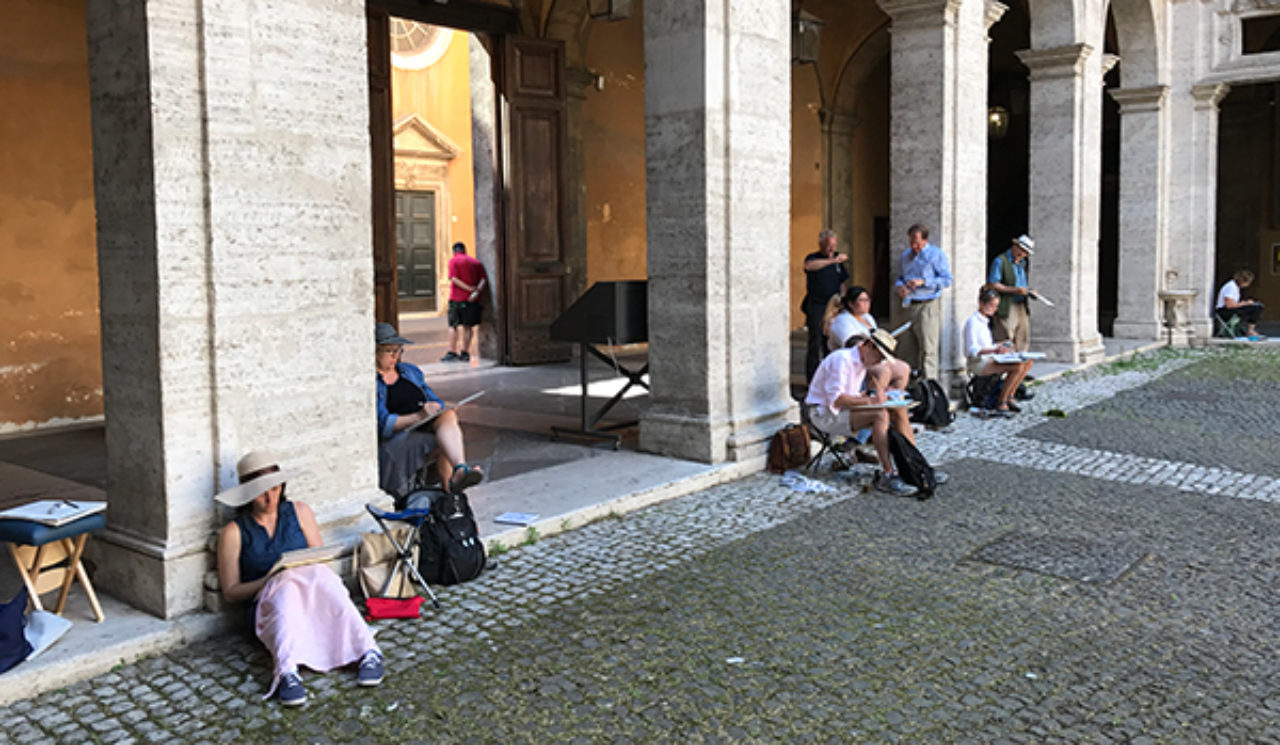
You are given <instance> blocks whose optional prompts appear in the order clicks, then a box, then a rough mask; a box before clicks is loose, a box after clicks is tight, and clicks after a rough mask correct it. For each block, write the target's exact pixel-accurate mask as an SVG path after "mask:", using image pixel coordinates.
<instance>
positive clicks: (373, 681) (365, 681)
mask: <svg viewBox="0 0 1280 745" xmlns="http://www.w3.org/2000/svg"><path fill="white" fill-rule="evenodd" d="M382 677H383V675H382V655H381V654H379V653H378V650H376V649H370V650H369V651H368V652H365V653H364V657H361V658H360V669H359V670H358V671H357V672H356V682H357V683H359V684H360V685H362V686H376V685H378V684H379V683H381V682H382Z"/></svg>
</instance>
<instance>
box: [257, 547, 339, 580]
mask: <svg viewBox="0 0 1280 745" xmlns="http://www.w3.org/2000/svg"><path fill="white" fill-rule="evenodd" d="M341 555H342V544H340V543H335V544H332V545H325V546H312V547H311V548H299V549H296V550H294V551H285V552H284V553H282V554H280V558H279V559H277V560H276V563H275V564H273V565H272V566H271V571H269V572H267V576H268V577H270V576H271V575H273V574H278V573H280V572H283V571H284V570H286V569H293V568H294V567H300V566H306V565H307V564H319V563H322V562H326V561H333V560H334V559H336V558H338V557H339V556H341Z"/></svg>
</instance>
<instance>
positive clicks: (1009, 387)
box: [961, 285, 1031, 415]
mask: <svg viewBox="0 0 1280 745" xmlns="http://www.w3.org/2000/svg"><path fill="white" fill-rule="evenodd" d="M999 307H1000V293H999V292H996V291H995V290H994V289H992V288H991V287H990V286H987V285H983V287H982V289H980V290H978V309H977V310H976V311H974V312H973V315H971V316H969V318H968V320H966V321H965V322H964V330H963V331H962V332H961V334H962V337H963V342H964V353H965V357H966V359H967V362H968V368H969V373H970V374H972V375H1003V376H1004V385H1003V386H1001V388H1000V396H999V398H998V399H997V401H996V411H998V412H1001V413H1002V414H1004V415H1009V414H1016V413H1018V412H1020V411H1021V410H1022V409H1020V408H1019V407H1018V405H1017V404H1015V403H1014V402H1013V396H1014V394H1015V393H1016V392H1017V391H1018V386H1019V385H1021V384H1022V380H1023V378H1025V377H1027V373H1029V372H1031V360H1024V361H1022V362H996V361H995V360H994V359H992V355H996V354H1002V353H1004V352H1012V351H1014V349H1013V342H1011V341H1002V342H1000V343H999V344H996V342H995V340H994V339H992V338H991V316H993V315H995V312H996V309H997V308H999Z"/></svg>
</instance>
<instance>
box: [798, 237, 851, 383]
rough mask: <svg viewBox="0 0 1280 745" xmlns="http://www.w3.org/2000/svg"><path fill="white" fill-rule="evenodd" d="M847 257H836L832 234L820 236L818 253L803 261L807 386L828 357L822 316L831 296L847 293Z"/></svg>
mask: <svg viewBox="0 0 1280 745" xmlns="http://www.w3.org/2000/svg"><path fill="white" fill-rule="evenodd" d="M848 260H849V257H848V256H845V255H844V254H842V253H836V234H835V232H834V231H831V230H823V231H822V232H821V233H818V250H817V251H814V252H813V253H811V254H809V255H808V256H806V257H804V281H805V295H804V318H805V325H806V326H808V327H809V346H808V349H807V350H806V352H805V357H804V379H805V382H809V381H811V380H813V373H814V372H815V371H816V370H817V369H818V364H819V363H820V362H822V358H823V357H825V356H826V354H827V340H826V339H825V338H824V336H823V333H822V314H823V313H824V312H825V311H826V309H827V301H829V300H830V299H831V296H832V295H839V294H841V293H843V292H844V291H845V285H846V284H848V282H849V272H848V270H846V269H845V267H844V263H845V262H846V261H848Z"/></svg>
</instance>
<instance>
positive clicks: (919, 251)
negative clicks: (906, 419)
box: [894, 223, 952, 378]
mask: <svg viewBox="0 0 1280 745" xmlns="http://www.w3.org/2000/svg"><path fill="white" fill-rule="evenodd" d="M907 241H908V244H909V246H910V248H908V249H907V250H906V251H903V252H902V258H901V259H900V260H899V262H898V279H897V281H896V282H894V290H895V291H896V292H897V293H898V297H899V298H901V299H902V306H903V307H904V308H906V309H907V314H908V316H909V317H910V319H911V329H910V331H911V335H912V337H913V338H914V339H915V341H916V359H915V360H914V363H915V364H913V365H912V367H913V368H914V369H916V370H920V371H922V372H923V374H924V376H925V377H926V378H936V377H938V356H939V354H940V351H939V349H938V343H939V341H940V339H941V336H942V304H941V303H939V302H938V298H939V297H940V296H941V295H942V291H943V290H945V289H947V288H948V287H950V286H951V282H952V277H951V263H950V262H948V261H947V255H946V254H945V253H943V252H942V249H941V248H938V247H937V246H935V245H933V244H932V243H930V242H929V229H928V228H926V227H925V226H923V225H920V224H919V223H917V224H915V225H912V226H911V227H909V228H907Z"/></svg>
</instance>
